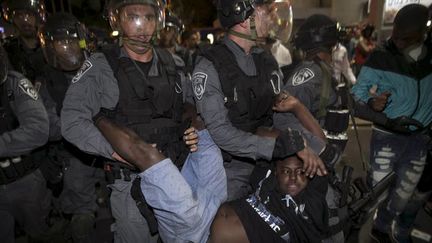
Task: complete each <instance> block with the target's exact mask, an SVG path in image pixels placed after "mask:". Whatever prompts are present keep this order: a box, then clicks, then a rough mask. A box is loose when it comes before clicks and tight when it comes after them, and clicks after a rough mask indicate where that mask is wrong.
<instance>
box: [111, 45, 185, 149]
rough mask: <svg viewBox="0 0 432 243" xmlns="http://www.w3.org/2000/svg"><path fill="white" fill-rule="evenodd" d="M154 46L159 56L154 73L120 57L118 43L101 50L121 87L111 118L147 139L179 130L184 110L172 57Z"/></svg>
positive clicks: (179, 81)
mask: <svg viewBox="0 0 432 243" xmlns="http://www.w3.org/2000/svg"><path fill="white" fill-rule="evenodd" d="M154 50H155V52H156V55H157V57H158V58H159V63H158V65H157V68H158V72H159V75H158V76H155V77H150V76H149V75H147V74H144V73H142V70H140V69H139V67H138V66H137V64H136V63H134V61H133V60H132V59H130V58H129V57H121V58H119V55H120V48H119V47H117V46H115V47H111V48H109V49H105V50H103V53H104V54H105V57H106V59H107V60H108V63H109V64H110V66H111V68H112V70H113V72H114V76H115V77H116V79H117V83H118V87H119V91H120V97H119V101H118V104H117V106H116V108H115V110H114V114H113V118H114V120H116V121H117V122H118V123H120V124H123V125H125V126H127V127H129V128H131V129H132V130H134V131H135V132H136V133H138V135H140V137H142V138H143V139H144V140H145V141H148V142H154V139H157V138H155V136H159V135H161V134H166V135H171V136H172V135H173V133H176V132H179V131H178V126H179V124H180V123H181V116H182V113H183V95H182V85H181V79H180V76H179V75H178V72H177V70H176V65H175V63H174V59H173V58H172V55H171V54H170V53H169V52H168V51H166V50H163V49H154ZM158 134H159V135H158ZM159 137H160V136H159Z"/></svg>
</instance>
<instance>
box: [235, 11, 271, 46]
mask: <svg viewBox="0 0 432 243" xmlns="http://www.w3.org/2000/svg"><path fill="white" fill-rule="evenodd" d="M249 19H250V31H251V33H250V34H249V35H248V34H244V33H240V32H238V31H235V30H233V29H230V30H229V31H228V34H231V35H234V36H237V37H239V38H242V39H245V40H250V41H254V42H255V43H256V44H265V43H266V38H262V37H258V34H257V30H256V24H255V18H254V16H250V18H249Z"/></svg>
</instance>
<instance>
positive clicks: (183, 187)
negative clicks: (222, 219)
mask: <svg viewBox="0 0 432 243" xmlns="http://www.w3.org/2000/svg"><path fill="white" fill-rule="evenodd" d="M199 136H200V139H199V143H198V151H197V152H194V153H192V154H190V155H189V156H188V158H187V160H186V163H185V165H184V168H183V170H182V173H183V175H184V176H185V177H183V175H182V174H181V173H180V172H179V171H178V169H177V167H176V166H175V165H174V164H173V163H172V162H171V161H170V160H169V159H165V160H163V161H161V162H160V163H157V164H156V165H153V166H152V167H150V168H149V169H147V170H145V171H144V172H143V173H141V174H140V176H141V189H142V192H143V194H144V195H145V197H146V200H147V202H148V204H149V205H150V206H152V207H153V208H154V209H155V215H156V218H157V219H158V223H159V233H160V235H161V238H162V240H164V241H165V242H183V241H192V242H205V241H206V240H207V237H208V234H209V228H210V224H211V222H212V220H213V218H214V215H215V213H216V211H217V209H218V208H219V206H220V204H221V203H222V201H223V200H224V199H225V198H226V177H225V174H224V170H223V167H222V163H223V162H222V157H221V155H220V150H219V149H218V148H217V146H216V145H215V144H214V143H213V140H211V138H210V135H209V134H208V132H207V131H201V132H199ZM204 187H206V189H203V188H204Z"/></svg>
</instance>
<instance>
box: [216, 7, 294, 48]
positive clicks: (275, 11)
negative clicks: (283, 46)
mask: <svg viewBox="0 0 432 243" xmlns="http://www.w3.org/2000/svg"><path fill="white" fill-rule="evenodd" d="M217 12H218V18H219V21H220V23H221V25H222V27H224V28H225V29H230V28H231V27H233V26H234V25H236V24H238V23H241V22H243V21H245V20H247V19H248V18H251V17H252V16H253V18H251V36H250V37H246V36H244V35H241V34H240V35H238V33H237V34H236V33H235V31H232V30H230V33H231V34H235V35H237V36H239V37H242V38H246V39H250V40H258V39H259V38H270V39H278V40H280V41H282V42H286V41H288V39H289V37H290V35H291V29H292V8H291V1H290V0H218V3H217ZM258 28H259V29H260V30H258ZM259 32H262V33H259Z"/></svg>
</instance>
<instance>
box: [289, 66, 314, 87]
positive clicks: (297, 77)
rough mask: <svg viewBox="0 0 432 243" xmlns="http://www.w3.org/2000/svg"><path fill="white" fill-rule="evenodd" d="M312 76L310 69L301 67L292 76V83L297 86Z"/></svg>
mask: <svg viewBox="0 0 432 243" xmlns="http://www.w3.org/2000/svg"><path fill="white" fill-rule="evenodd" d="M313 77H315V74H314V72H312V70H310V69H309V68H302V69H300V71H298V72H296V73H295V74H294V76H293V78H292V85H293V86H298V85H301V84H304V83H306V82H307V81H309V80H311V79H312V78H313Z"/></svg>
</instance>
